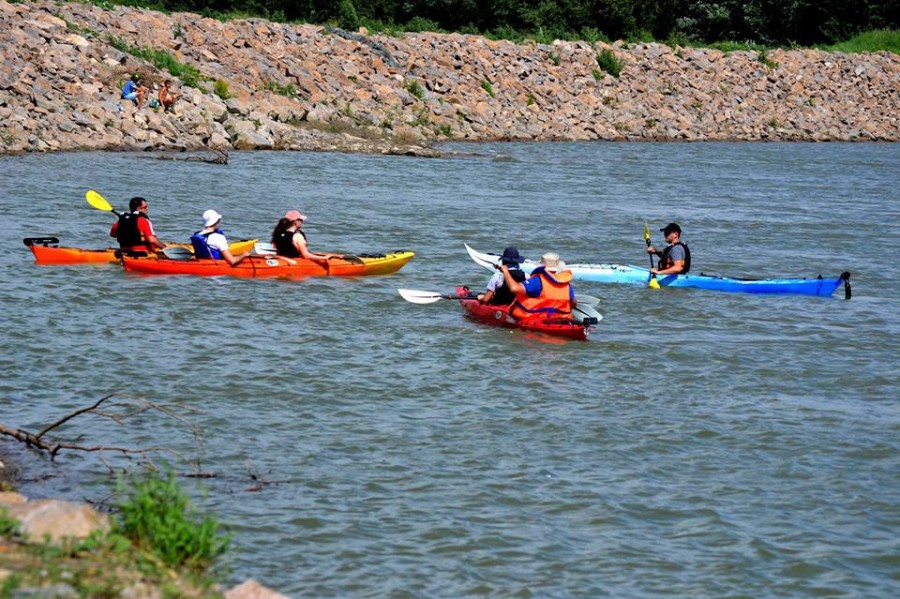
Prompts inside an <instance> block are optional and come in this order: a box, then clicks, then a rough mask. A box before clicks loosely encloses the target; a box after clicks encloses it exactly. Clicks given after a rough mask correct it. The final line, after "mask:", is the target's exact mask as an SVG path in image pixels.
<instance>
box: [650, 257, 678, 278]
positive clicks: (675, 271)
mask: <svg viewBox="0 0 900 599" xmlns="http://www.w3.org/2000/svg"><path fill="white" fill-rule="evenodd" d="M683 270H684V260H676V261H675V264H673V265H672V266H670V267H669V268H664V269H662V270H658V269H656V268H651V269H650V272H652V273H653V274H655V275H677V274H678V273H680V272H681V271H683Z"/></svg>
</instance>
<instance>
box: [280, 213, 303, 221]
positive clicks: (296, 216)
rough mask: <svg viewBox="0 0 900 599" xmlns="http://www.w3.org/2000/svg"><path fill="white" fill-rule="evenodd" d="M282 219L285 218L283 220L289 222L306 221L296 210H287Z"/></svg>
mask: <svg viewBox="0 0 900 599" xmlns="http://www.w3.org/2000/svg"><path fill="white" fill-rule="evenodd" d="M284 218H285V220H290V221H295V220H299V221H304V220H306V215H305V214H300V212H299V211H298V210H288V211H287V214H285V215H284Z"/></svg>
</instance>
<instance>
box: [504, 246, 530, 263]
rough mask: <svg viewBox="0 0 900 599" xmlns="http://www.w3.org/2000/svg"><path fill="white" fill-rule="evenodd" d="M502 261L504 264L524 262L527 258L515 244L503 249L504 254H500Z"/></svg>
mask: <svg viewBox="0 0 900 599" xmlns="http://www.w3.org/2000/svg"><path fill="white" fill-rule="evenodd" d="M500 261H501V262H503V264H522V263H523V262H525V258H523V257H522V256H520V255H519V250H518V249H516V248H514V247H513V246H509V247H508V248H506V249H505V250H503V255H502V256H500Z"/></svg>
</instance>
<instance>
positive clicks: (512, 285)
mask: <svg viewBox="0 0 900 599" xmlns="http://www.w3.org/2000/svg"><path fill="white" fill-rule="evenodd" d="M500 272H502V273H503V280H504V281H506V288H507V289H509V290H510V291H512V292H513V293H514V294H515V295H521V294H523V293H525V286H524V285H522V283H520V282H518V281H517V280H515V279H514V278H512V275H511V274H509V268H508V267H507V266H506V265H505V264H501V265H500Z"/></svg>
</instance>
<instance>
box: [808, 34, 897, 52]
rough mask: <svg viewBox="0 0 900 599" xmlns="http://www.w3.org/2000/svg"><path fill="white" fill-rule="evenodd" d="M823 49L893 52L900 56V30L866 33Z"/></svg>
mask: <svg viewBox="0 0 900 599" xmlns="http://www.w3.org/2000/svg"><path fill="white" fill-rule="evenodd" d="M822 49H823V50H828V51H829V52H848V53H858V52H893V53H894V54H900V29H876V30H874V31H866V32H864V33H860V34H859V35H856V36H854V37H851V38H850V39H848V40H846V41H844V42H841V43H839V44H834V45H832V46H823V47H822Z"/></svg>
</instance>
